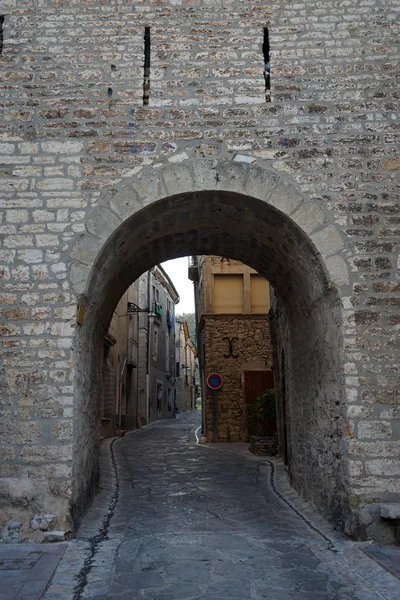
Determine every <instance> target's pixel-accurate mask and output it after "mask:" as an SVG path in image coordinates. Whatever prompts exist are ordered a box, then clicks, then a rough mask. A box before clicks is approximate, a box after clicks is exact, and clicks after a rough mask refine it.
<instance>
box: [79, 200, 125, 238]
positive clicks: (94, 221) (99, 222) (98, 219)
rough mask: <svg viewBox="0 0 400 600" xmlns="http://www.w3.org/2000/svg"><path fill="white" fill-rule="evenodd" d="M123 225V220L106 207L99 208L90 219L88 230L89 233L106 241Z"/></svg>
mask: <svg viewBox="0 0 400 600" xmlns="http://www.w3.org/2000/svg"><path fill="white" fill-rule="evenodd" d="M120 224H121V219H119V217H117V215H115V214H114V213H112V212H111V211H110V210H109V209H108V208H106V207H105V206H99V207H98V208H97V209H96V210H95V211H94V212H93V213H92V215H91V216H90V217H89V219H88V221H87V228H88V231H89V233H93V235H96V236H98V237H99V238H101V239H103V240H106V239H107V238H108V237H109V236H110V235H111V234H112V233H113V232H114V231H115V230H116V229H117V228H118V227H119V225H120Z"/></svg>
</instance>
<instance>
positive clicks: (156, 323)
mask: <svg viewBox="0 0 400 600" xmlns="http://www.w3.org/2000/svg"><path fill="white" fill-rule="evenodd" d="M139 302H140V304H139V306H140V307H148V310H146V311H144V312H141V313H139V359H138V375H137V376H138V417H139V420H140V425H145V424H148V423H150V422H152V421H156V420H157V419H170V418H172V417H173V416H174V398H175V304H177V303H178V302H179V295H178V292H177V291H176V289H175V287H174V285H173V283H172V281H171V280H170V278H169V276H168V275H167V273H166V272H165V271H164V269H163V268H162V267H161V266H160V265H157V266H156V267H154V268H152V269H150V270H149V271H148V272H147V273H145V274H144V275H142V276H141V277H140V278H139Z"/></svg>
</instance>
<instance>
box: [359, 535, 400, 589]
mask: <svg viewBox="0 0 400 600" xmlns="http://www.w3.org/2000/svg"><path fill="white" fill-rule="evenodd" d="M361 549H362V551H363V552H365V554H368V556H370V557H371V558H373V559H374V560H376V562H377V563H379V564H380V565H382V567H385V569H387V570H388V571H389V572H390V573H392V574H393V575H395V576H396V577H398V578H399V579H400V546H382V545H380V544H372V545H368V546H367V545H365V546H364V545H363V546H362V547H361ZM399 598H400V583H399Z"/></svg>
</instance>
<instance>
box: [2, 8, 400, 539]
mask: <svg viewBox="0 0 400 600" xmlns="http://www.w3.org/2000/svg"><path fill="white" fill-rule="evenodd" d="M2 7H3V8H2V10H3V12H4V14H5V21H4V48H3V51H2V54H1V56H0V67H1V75H0V77H1V81H2V97H3V104H4V109H5V110H4V118H3V120H2V123H1V129H0V176H1V186H0V189H1V200H0V207H1V220H0V232H1V235H2V241H1V248H0V264H1V268H0V270H1V274H2V287H1V293H0V296H1V297H0V303H1V306H2V325H1V335H2V338H3V339H2V342H1V352H2V368H1V398H2V400H1V401H2V420H1V423H0V427H1V431H0V435H1V446H0V454H1V459H2V461H3V462H2V467H1V474H2V477H3V479H2V483H1V497H2V504H3V511H2V515H3V516H2V524H3V523H5V524H6V523H7V522H9V521H10V520H11V521H16V522H18V523H20V525H17V526H16V527H17V528H19V530H20V535H21V539H26V538H27V537H30V538H31V539H35V538H37V539H41V536H42V533H41V532H38V531H36V530H33V529H32V527H31V518H32V517H33V516H35V515H38V514H42V513H49V512H51V513H54V514H55V515H56V519H55V521H54V523H55V525H54V526H55V528H56V529H66V530H68V528H69V527H70V523H69V517H68V510H69V508H68V507H69V504H70V499H71V495H72V496H73V497H74V498H75V499H74V500H73V504H74V503H75V504H76V503H77V502H78V501H77V500H76V498H77V497H79V498H81V499H82V498H83V497H86V500H87V499H88V498H89V497H90V486H91V485H92V484H93V482H95V481H96V477H97V475H96V472H97V471H96V469H97V467H96V458H95V454H96V441H95V439H94V438H93V439H91V438H90V436H93V423H94V422H95V418H96V411H95V410H94V409H93V415H94V416H93V417H91V418H92V419H93V423H92V425H91V424H90V422H89V421H88V422H87V423H86V424H85V427H84V429H83V430H82V437H80V438H79V452H80V453H79V455H77V456H76V460H75V462H74V463H73V462H72V455H73V416H74V411H81V408H82V407H81V406H80V405H79V404H75V408H74V395H75V396H76V394H75V388H74V385H75V383H74V370H73V359H74V354H73V352H72V343H73V339H74V332H75V313H76V302H77V294H76V287H75V288H74V286H73V283H74V282H76V280H77V279H78V280H79V281H80V282H81V283H82V282H83V283H82V285H83V284H84V282H85V277H87V273H88V269H86V270H85V268H86V267H85V268H83V267H82V269H75V270H72V271H71V268H70V267H71V254H70V252H71V248H72V246H73V244H74V242H75V240H76V239H77V237H78V236H79V235H80V234H81V233H83V232H85V231H87V230H89V232H90V235H91V236H92V237H90V236H89V237H90V244H89V243H87V245H86V246H85V247H84V248H83V250H82V251H81V254H79V253H78V252H77V251H76V250H75V251H74V252H73V253H72V258H74V260H78V261H80V260H83V258H82V255H83V254H84V255H86V256H92V255H96V253H97V252H98V251H99V250H100V247H101V246H102V244H103V241H104V239H105V238H106V237H107V236H108V235H111V234H112V233H113V231H114V230H115V229H116V228H117V226H118V225H119V223H120V220H119V219H118V218H117V216H116V214H115V213H114V212H112V211H110V210H108V211H107V210H105V211H104V212H103V213H101V216H100V217H98V216H97V217H96V218H95V219H94V218H93V215H94V214H98V213H96V212H95V211H96V208H97V206H98V205H99V203H100V204H101V202H102V193H103V192H104V190H107V191H108V192H109V193H110V194H111V196H112V194H114V193H115V190H118V189H119V187H120V186H121V185H122V183H121V182H126V181H130V182H132V181H133V180H137V186H138V189H139V188H140V189H142V191H143V190H144V189H146V190H147V191H148V192H149V193H150V191H151V189H152V185H153V181H152V180H150V179H148V178H147V179H146V181H145V182H144V183H143V181H141V180H140V177H141V173H142V172H143V169H145V168H150V167H152V166H153V165H154V166H155V167H157V165H159V164H160V163H169V164H171V165H174V164H177V163H180V162H183V161H185V160H187V159H188V158H192V157H194V158H205V157H209V158H211V159H212V158H221V157H231V158H232V157H233V156H234V155H235V153H240V154H245V155H246V156H248V157H249V158H250V159H251V160H254V161H258V162H259V161H266V162H267V163H268V165H269V168H270V169H272V170H274V171H275V172H276V173H278V174H280V175H282V176H283V177H284V178H286V180H287V181H288V182H292V183H294V184H295V185H296V186H297V188H298V189H299V190H300V191H301V192H302V194H304V196H305V197H306V198H307V199H308V200H310V201H313V202H314V203H315V205H318V206H320V207H322V209H323V211H324V213H325V214H327V215H329V217H328V218H329V222H330V223H331V224H332V226H333V225H334V226H335V228H336V230H340V238H341V240H342V242H343V248H342V250H341V256H342V259H343V260H344V261H345V262H346V263H347V264H348V266H349V269H350V281H346V280H345V279H342V280H341V289H340V293H341V298H342V315H343V317H344V319H345V327H344V330H343V335H344V355H343V359H344V360H343V370H344V373H345V376H346V390H347V391H346V394H347V397H346V399H344V398H343V399H342V402H343V406H344V410H345V411H346V412H347V414H346V415H345V416H346V419H347V421H346V424H345V432H346V437H345V440H346V443H345V444H344V446H343V448H342V454H341V456H343V457H345V456H347V454H346V453H347V452H348V453H349V461H348V467H349V473H348V484H347V488H346V490H347V493H348V494H349V497H350V501H351V503H353V504H355V505H356V506H357V505H358V504H359V503H361V504H362V505H363V503H366V502H368V503H370V504H371V503H372V504H373V503H374V502H375V503H376V502H379V501H382V500H390V499H394V498H397V495H398V493H399V492H400V487H399V486H400V483H399V474H400V462H399V459H398V451H399V447H400V441H399V434H400V430H399V422H398V419H399V416H400V415H399V388H400V386H399V383H400V381H399V375H398V369H399V365H400V360H399V349H400V348H399V343H398V328H399V326H400V317H399V308H400V287H399V279H398V268H399V266H400V265H399V262H398V260H399V259H398V252H399V245H398V237H399V227H400V222H399V219H400V204H399V200H398V196H396V187H395V184H396V176H397V171H398V169H399V166H400V162H399V158H398V155H397V154H396V152H397V149H398V147H399V144H398V138H397V137H396V136H397V133H396V132H397V125H396V122H395V111H396V109H397V102H398V94H397V92H396V91H395V87H394V76H395V70H396V68H398V65H399V60H398V56H397V57H396V46H395V39H396V36H395V22H396V18H397V16H398V8H399V5H398V2H397V0H388V1H387V2H385V3H384V4H382V2H378V0H348V1H346V2H340V3H333V2H331V1H330V0H329V1H328V0H327V1H322V2H296V3H291V2H281V1H277V2H274V3H273V4H272V3H269V2H266V1H265V0H242V1H239V0H190V1H189V0H187V1H186V0H171V1H167V0H136V1H134V2H132V1H129V2H128V1H127V0H119V1H118V2H113V1H111V2H102V1H100V0H79V2H78V1H75V0H70V1H68V2H61V1H60V0H41V1H40V3H39V5H38V3H36V2H34V0H3V3H2ZM146 25H151V27H152V63H151V82H150V104H149V106H148V107H143V106H142V90H143V34H144V27H145V26H146ZM265 25H268V26H269V27H270V42H271V86H272V102H271V103H269V104H266V103H265V101H264V83H263V76H262V73H263V57H262V53H261V44H262V30H263V27H264V26H265ZM154 185H155V184H154ZM149 190H150V191H149ZM146 193H147V192H146ZM134 202H135V200H134V199H132V203H134ZM119 210H120V213H119V214H120V216H121V217H122V218H125V213H124V211H123V210H122V209H121V208H120V209H119ZM313 210H314V209H313ZM318 214H319V213H316V214H314V217H313V219H314V221H313V222H315V220H317V219H318ZM308 218H310V219H311V217H310V216H308V217H307V218H305V220H304V222H303V228H304V229H305V230H307V226H308V220H307V219H308ZM91 219H92V220H91ZM321 225H322V222H321ZM164 226H165V227H167V225H165V224H164ZM336 230H335V231H336ZM333 231H334V230H333V229H330V230H329V232H330V234H331V236H333V239H331V238H330V237H329V236H328V232H327V231H326V230H325V229H324V230H323V233H322V234H321V235H320V236H319V239H318V236H316V237H315V238H314V242H315V243H317V245H318V248H322V247H323V246H324V244H325V245H326V244H328V245H329V244H333V245H334V243H335V237H334V233H333ZM96 236H100V238H101V239H99V237H96ZM102 236H103V237H102ZM85 243H86V242H85ZM186 251H188V252H190V250H186ZM199 252H201V250H199ZM171 253H173V250H171ZM210 253H216V254H223V246H222V245H221V247H219V248H217V247H216V248H213V250H212V252H210ZM165 258H168V256H164V259H165ZM238 258H241V257H238ZM83 262H84V261H83ZM338 264H339V263H338ZM150 266H151V265H150V264H146V265H143V267H144V268H143V270H145V269H147V268H149V267H150ZM259 270H260V269H259ZM264 274H265V275H266V276H268V273H264ZM113 285H114V281H113V280H112V278H111V276H110V284H109V286H108V289H109V290H111V289H112V287H113ZM83 287H84V285H83ZM114 287H115V285H114ZM111 304H113V300H110V306H109V307H108V308H107V311H108V313H109V314H111V312H112V310H113V308H114V307H115V304H116V301H115V302H114V305H113V306H111ZM106 320H107V317H106V316H105V317H104V321H106ZM102 326H103V327H105V326H106V323H105V322H104V323H103V324H102ZM88 352H89V350H88ZM85 356H87V355H84V354H78V359H79V358H82V360H83V358H84V357H85ZM93 373H94V371H93V372H92V371H91V372H90V377H93V376H94V375H93ZM85 376H86V375H85ZM78 379H79V378H78ZM75 402H76V403H77V400H75ZM89 412H90V411H89ZM89 412H88V413H87V414H89ZM85 436H86V437H85ZM85 440H86V441H85ZM77 444H78V437H77V434H76V433H75V447H77ZM89 458H90V460H89ZM343 460H344V459H343ZM72 467H73V468H74V472H75V477H74V478H73V477H72ZM85 469H86V470H87V472H88V473H89V475H88V476H87V478H86V480H85V481H82V483H79V485H78V484H76V485H77V490H76V492H74V493H73V492H72V491H71V490H72V479H74V481H75V482H76V481H78V480H79V481H80V478H81V475H82V472H84V470H85ZM300 487H301V486H300ZM305 493H306V494H307V490H305ZM80 502H81V504H82V502H83V501H82V500H80ZM82 510H83V504H82V506H81V508H80V509H79V511H78V513H79V512H82ZM328 512H329V510H328ZM357 518H358V517H357ZM357 518H356V520H357ZM367 520H368V519H367ZM6 527H7V525H6ZM352 530H353V531H357V526H356V525H354V527H353V526H352Z"/></svg>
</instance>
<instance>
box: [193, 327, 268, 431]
mask: <svg viewBox="0 0 400 600" xmlns="http://www.w3.org/2000/svg"><path fill="white" fill-rule="evenodd" d="M226 337H230V338H233V337H236V338H237V340H235V342H234V345H233V351H234V352H233V353H234V355H235V356H237V358H234V357H232V356H230V357H228V358H226V357H225V356H224V355H226V354H229V346H228V343H227V340H226V339H224V338H226ZM200 343H201V348H204V347H205V356H204V355H203V368H204V377H205V378H206V377H207V375H209V374H211V373H219V374H220V375H221V376H222V378H223V380H224V384H223V387H222V388H221V389H220V390H219V391H218V437H217V441H218V442H244V441H246V439H247V429H246V422H245V394H244V371H265V370H267V369H271V367H272V348H271V340H270V334H269V324H268V315H265V316H260V315H204V316H203V318H202V321H201V324H200ZM203 393H204V409H205V419H206V420H205V423H206V430H205V435H206V437H207V440H208V441H209V442H212V441H213V439H214V436H213V433H214V427H213V394H212V392H211V391H210V390H209V389H208V388H207V387H206V386H204V390H203Z"/></svg>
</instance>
